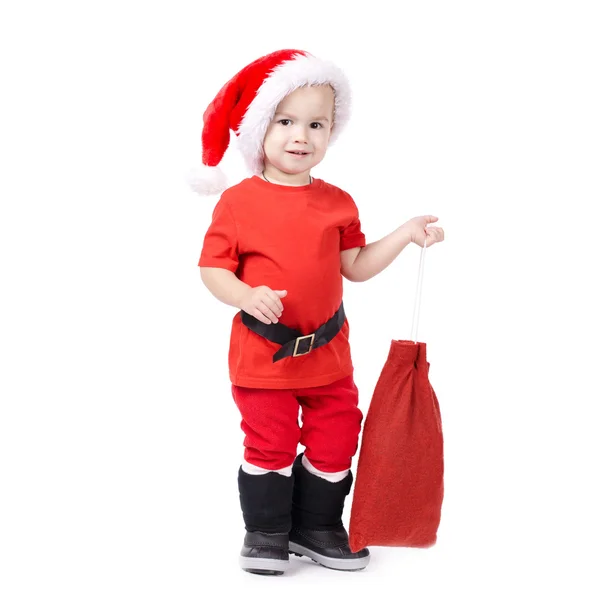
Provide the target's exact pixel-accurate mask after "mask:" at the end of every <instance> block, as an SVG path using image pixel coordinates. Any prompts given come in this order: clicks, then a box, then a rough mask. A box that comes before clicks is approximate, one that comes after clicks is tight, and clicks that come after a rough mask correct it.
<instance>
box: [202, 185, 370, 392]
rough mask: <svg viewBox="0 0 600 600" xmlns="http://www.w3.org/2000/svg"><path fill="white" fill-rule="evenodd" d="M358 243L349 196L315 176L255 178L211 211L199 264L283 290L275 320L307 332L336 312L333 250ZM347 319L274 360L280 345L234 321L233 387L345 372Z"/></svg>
mask: <svg viewBox="0 0 600 600" xmlns="http://www.w3.org/2000/svg"><path fill="white" fill-rule="evenodd" d="M364 245H365V236H364V234H363V232H362V231H361V223H360V220H359V217H358V209H357V207H356V204H355V203H354V200H353V199H352V197H351V196H350V195H349V194H348V193H346V192H344V191H343V190H341V189H340V188H338V187H336V186H334V185H330V184H328V183H326V182H325V181H323V180H322V179H314V180H313V183H312V184H308V185H303V186H297V187H294V186H286V185H278V184H273V183H269V182H267V181H264V180H263V179H261V178H260V177H258V176H256V175H255V176H253V177H250V178H248V179H244V180H243V181H242V182H241V183H239V184H238V185H235V186H233V187H231V188H229V189H228V190H226V191H225V192H224V193H223V195H222V196H221V199H220V200H219V202H218V203H217V205H216V206H215V209H214V212H213V217H212V223H211V224H210V226H209V228H208V231H207V232H206V235H205V238H204V245H203V248H202V253H201V256H200V260H199V262H198V265H199V266H200V267H220V268H222V269H229V270H230V271H232V272H233V273H235V274H236V276H237V277H238V279H240V280H241V281H243V282H244V283H247V284H248V285H250V286H251V287H256V286H259V285H266V286H268V287H270V288H271V289H273V290H287V292H288V293H287V295H286V296H285V297H283V298H282V299H281V302H282V304H283V307H284V310H283V314H282V316H281V319H280V323H283V324H284V325H287V326H289V327H292V328H294V329H297V330H299V331H300V332H302V334H303V335H306V334H309V333H312V332H313V331H315V330H316V329H318V328H319V327H320V326H321V325H322V324H323V323H325V322H326V321H327V320H329V319H330V318H331V317H332V316H333V315H334V314H335V312H336V311H337V310H338V308H339V307H340V303H341V301H342V292H343V282H342V273H341V258H340V252H341V251H342V250H346V249H348V248H354V247H357V246H364ZM349 335H350V330H349V324H348V320H346V322H345V323H344V324H343V326H342V329H341V331H340V332H339V333H338V334H337V335H336V336H335V337H334V338H333V339H332V340H331V341H330V342H329V343H328V344H325V345H324V346H321V347H320V348H317V349H316V350H314V351H312V352H310V353H308V354H306V355H305V356H296V357H287V358H284V359H283V360H280V361H278V362H276V363H273V354H275V352H277V350H279V349H280V348H281V346H280V345H279V344H276V343H275V342H270V341H269V340H266V339H265V338H263V337H261V336H260V335H258V334H256V333H254V332H253V331H250V330H249V329H248V328H247V327H246V326H245V325H243V324H242V322H241V318H240V315H239V313H237V314H236V315H235V317H234V318H233V323H232V328H231V338H230V345H229V375H230V379H231V382H232V383H233V384H235V385H239V386H244V387H254V388H270V389H277V388H279V389H287V388H299V387H300V388H305V387H314V386H320V385H327V384H329V383H332V382H334V381H337V380H339V379H342V378H343V377H346V376H348V375H351V374H352V372H353V365H352V360H351V355H350V345H349Z"/></svg>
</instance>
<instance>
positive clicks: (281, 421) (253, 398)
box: [231, 375, 363, 473]
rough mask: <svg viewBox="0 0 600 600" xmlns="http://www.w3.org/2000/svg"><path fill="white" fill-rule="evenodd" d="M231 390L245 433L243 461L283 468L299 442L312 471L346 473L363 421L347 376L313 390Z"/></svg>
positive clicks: (356, 398) (291, 461) (293, 455)
mask: <svg viewBox="0 0 600 600" xmlns="http://www.w3.org/2000/svg"><path fill="white" fill-rule="evenodd" d="M231 389H232V393H233V398H234V400H235V403H236V404H237V407H238V408H239V410H240V414H241V415H242V430H243V431H244V433H245V434H246V437H245V439H244V446H245V447H246V449H245V451H244V458H245V459H246V461H247V462H249V463H250V464H252V465H255V466H257V467H262V468H263V469H271V470H277V469H283V468H285V467H289V466H290V465H291V464H292V463H293V462H294V459H295V458H296V455H297V453H298V452H297V451H298V443H300V444H302V445H303V446H304V447H305V448H306V450H305V452H304V454H305V456H306V458H308V460H309V461H310V463H311V464H312V465H313V466H314V467H316V468H317V469H320V470H321V471H324V472H326V473H336V472H338V471H344V470H345V469H349V468H350V463H351V459H352V457H353V456H354V454H355V453H356V450H357V448H358V436H359V434H360V426H361V423H362V417H363V416H362V413H361V411H360V410H359V408H358V389H357V387H356V385H355V383H354V380H353V378H352V376H351V375H350V376H348V377H345V378H344V379H342V380H340V381H335V382H334V383H330V384H329V385H325V386H319V387H313V388H302V389H295V390H262V389H256V388H244V387H239V386H235V385H232V386H231ZM300 408H302V426H300V424H299V422H298V411H299V409H300ZM332 440H335V443H332Z"/></svg>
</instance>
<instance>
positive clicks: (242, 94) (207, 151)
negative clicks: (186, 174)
mask: <svg viewBox="0 0 600 600" xmlns="http://www.w3.org/2000/svg"><path fill="white" fill-rule="evenodd" d="M297 54H300V55H302V56H306V52H304V51H302V50H278V51H276V52H272V53H271V54H267V55H266V56H262V57H261V58H259V59H257V60H255V61H253V62H252V63H250V64H249V65H247V66H245V67H244V68H243V69H242V70H241V71H240V72H239V73H237V74H236V75H234V76H233V77H232V78H231V79H230V80H229V81H228V82H227V83H226V84H225V85H224V86H223V87H222V88H221V89H220V90H219V93H218V94H217V95H216V96H215V98H214V100H213V101H212V102H211V103H210V104H209V105H208V107H207V108H206V110H205V111H204V116H203V120H204V128H203V129H202V162H203V163H204V164H205V165H208V166H211V167H212V166H215V165H218V164H219V162H221V159H222V158H223V155H224V154H225V151H226V150H227V147H228V146H229V139H230V134H229V130H230V129H232V130H233V131H234V132H235V133H236V135H237V133H238V129H239V127H240V123H241V122H242V119H243V117H244V115H245V113H246V111H247V110H248V106H250V104H251V103H252V101H253V100H254V98H255V97H256V92H257V91H258V88H260V86H261V85H262V84H263V83H264V81H265V79H266V78H267V77H268V76H269V74H270V73H271V72H272V71H273V69H275V68H277V67H278V66H279V65H280V64H281V63H283V62H286V61H288V60H291V59H292V58H293V57H294V56H295V55H297Z"/></svg>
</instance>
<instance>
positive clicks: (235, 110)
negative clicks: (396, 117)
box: [190, 50, 351, 196]
mask: <svg viewBox="0 0 600 600" xmlns="http://www.w3.org/2000/svg"><path fill="white" fill-rule="evenodd" d="M326 84H329V85H330V86H331V87H332V88H333V91H334V97H335V104H334V123H335V126H334V128H333V130H332V132H331V138H330V141H329V143H330V144H331V143H333V142H335V140H336V139H337V138H338V137H339V134H340V132H341V131H342V130H343V129H344V127H345V125H346V123H347V122H348V120H349V118H350V109H351V92H350V84H349V82H348V79H347V77H346V76H345V74H344V73H343V72H342V70H341V69H340V68H339V67H337V66H336V65H334V64H333V63H331V62H329V61H324V60H321V59H319V58H317V57H315V56H313V55H311V54H309V53H308V52H305V51H303V50H278V51H276V52H272V53H271V54H267V55H266V56H263V57H261V58H259V59H257V60H255V61H254V62H252V63H250V64H249V65H247V66H246V67H244V68H243V69H242V70H241V71H239V72H238V73H237V74H236V75H235V76H234V77H232V78H231V79H230V80H229V81H228V82H227V83H226V84H225V85H224V86H223V87H222V88H221V90H220V91H219V93H218V94H217V95H216V96H215V98H214V100H213V101H212V102H211V103H210V104H209V106H208V108H207V109H206V110H205V111H204V117H203V118H204V127H203V129H202V167H201V168H200V169H199V170H198V171H197V172H195V173H194V174H193V175H191V177H190V185H191V186H192V188H193V189H194V190H195V191H196V192H198V193H199V194H201V195H203V196H207V195H212V194H220V193H221V192H223V191H224V190H225V189H226V188H227V179H226V177H225V175H224V174H223V172H222V171H221V169H220V168H219V167H218V164H219V163H220V162H221V160H222V158H223V156H224V154H225V151H226V150H227V148H228V146H229V140H230V133H229V130H230V129H231V130H232V131H233V132H234V133H235V134H236V136H237V138H238V146H239V148H240V151H241V152H242V155H243V157H244V160H245V162H246V165H247V166H248V169H249V170H250V172H251V173H252V174H253V175H254V174H256V175H257V174H259V173H261V172H262V170H263V168H264V164H263V148H262V147H263V140H264V138H265V134H266V132H267V128H268V126H269V124H270V123H271V120H272V119H273V116H274V114H275V111H276V109H277V106H278V105H279V103H280V102H281V101H282V100H283V99H284V98H285V97H286V96H287V95H289V94H290V93H292V92H293V91H294V90H296V89H298V88H300V87H305V86H309V85H326Z"/></svg>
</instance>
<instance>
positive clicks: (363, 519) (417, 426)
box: [349, 340, 444, 552]
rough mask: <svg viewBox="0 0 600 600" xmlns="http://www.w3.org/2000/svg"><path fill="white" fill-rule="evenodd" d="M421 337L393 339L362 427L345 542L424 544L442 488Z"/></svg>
mask: <svg viewBox="0 0 600 600" xmlns="http://www.w3.org/2000/svg"><path fill="white" fill-rule="evenodd" d="M428 374H429V363H428V362H427V357H426V345H425V344H424V343H421V342H419V343H415V342H413V341H400V340H393V341H392V344H391V347H390V351H389V355H388V358H387V361H386V363H385V365H384V367H383V370H382V372H381V375H380V376H379V380H378V382H377V385H376V386H375V390H374V392H373V398H372V400H371V404H370V406H369V410H368V412H367V416H366V419H365V424H364V428H363V438H362V446H361V450H360V454H359V458H358V466H357V469H356V478H355V485H354V498H353V502H352V509H351V515H350V526H349V536H350V548H351V550H352V551H353V552H358V551H359V550H361V549H362V548H364V547H366V546H410V547H427V546H431V545H433V544H434V543H435V542H436V539H437V529H438V526H439V523H440V518H441V508H442V499H443V496H444V482H443V475H444V460H443V435H442V422H441V416H440V407H439V404H438V400H437V397H436V395H435V392H434V391H433V388H432V387H431V384H430V383H429V378H428Z"/></svg>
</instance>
